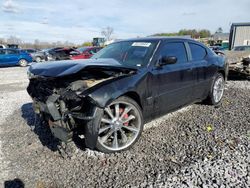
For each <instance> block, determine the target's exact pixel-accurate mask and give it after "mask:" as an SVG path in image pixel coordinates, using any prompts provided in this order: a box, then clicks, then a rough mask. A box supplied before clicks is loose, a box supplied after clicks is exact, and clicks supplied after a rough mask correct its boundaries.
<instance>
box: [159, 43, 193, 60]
mask: <svg viewBox="0 0 250 188" xmlns="http://www.w3.org/2000/svg"><path fill="white" fill-rule="evenodd" d="M160 55H161V57H164V56H167V57H169V56H175V57H176V58H177V63H184V62H187V61H188V59H187V52H186V48H185V45H184V43H183V42H167V43H165V44H164V46H163V47H162V49H161V53H160Z"/></svg>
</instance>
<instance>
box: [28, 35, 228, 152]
mask: <svg viewBox="0 0 250 188" xmlns="http://www.w3.org/2000/svg"><path fill="white" fill-rule="evenodd" d="M28 77H29V79H30V83H29V86H28V88H27V91H28V93H29V95H30V96H31V97H32V99H33V108H34V111H35V113H37V114H38V115H39V116H40V117H41V118H42V119H43V120H45V121H46V122H48V126H49V127H50V129H51V132H52V133H53V134H54V136H55V137H57V138H59V139H60V140H61V141H64V142H68V141H70V140H71V139H72V137H73V135H77V134H83V135H84V139H85V143H86V146H87V147H88V148H91V149H97V150H99V151H101V152H105V153H111V152H117V151H122V150H126V149H128V148H130V147H131V146H132V145H133V144H134V143H136V141H137V140H138V139H139V137H140V135H141V133H142V130H143V125H144V124H145V123H146V122H149V121H151V120H153V119H155V118H157V117H160V116H162V115H164V114H166V113H169V112H172V111H174V110H176V109H179V108H181V107H183V106H186V105H189V104H191V103H195V102H198V101H204V102H206V103H209V104H212V105H218V104H219V103H220V101H221V99H222V96H223V91H224V83H225V80H226V78H227V71H226V65H225V59H224V58H223V57H222V56H218V55H216V54H215V53H214V52H213V51H212V50H210V49H209V48H207V47H206V46H205V45H203V44H201V43H199V42H196V41H194V40H191V39H186V38H164V37H155V38H154V37H153V38H140V39H133V40H132V39H131V40H124V41H119V42H116V43H113V44H110V45H109V46H107V47H106V48H104V49H102V50H101V51H99V52H98V53H97V54H95V55H94V56H93V57H92V58H91V59H88V60H77V61H60V62H48V63H37V64H34V65H31V66H30V68H29V70H28Z"/></svg>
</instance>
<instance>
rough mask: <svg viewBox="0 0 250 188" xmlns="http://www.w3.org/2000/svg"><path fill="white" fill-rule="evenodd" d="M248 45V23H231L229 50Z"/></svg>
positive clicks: (249, 41) (249, 31)
mask: <svg viewBox="0 0 250 188" xmlns="http://www.w3.org/2000/svg"><path fill="white" fill-rule="evenodd" d="M247 45H250V22H248V23H233V24H232V26H231V29H230V36H229V49H230V50H231V49H233V48H234V47H235V46H247Z"/></svg>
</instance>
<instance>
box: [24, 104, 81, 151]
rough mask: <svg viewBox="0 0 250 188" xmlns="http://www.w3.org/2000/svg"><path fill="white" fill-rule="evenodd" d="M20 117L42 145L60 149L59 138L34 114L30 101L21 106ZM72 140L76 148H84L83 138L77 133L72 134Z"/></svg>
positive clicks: (51, 148) (53, 149)
mask: <svg viewBox="0 0 250 188" xmlns="http://www.w3.org/2000/svg"><path fill="white" fill-rule="evenodd" d="M21 111H22V118H24V119H25V120H26V122H27V125H28V126H29V127H30V128H31V130H32V131H33V132H34V133H35V134H37V135H38V138H39V140H40V142H41V143H42V145H43V146H46V147H47V148H49V149H50V150H51V151H58V150H60V148H61V147H60V146H61V142H60V140H59V139H57V138H55V137H54V135H53V134H52V132H51V130H50V128H49V126H48V123H47V122H44V121H43V120H42V119H41V118H40V117H39V116H38V115H36V114H35V112H34V110H33V108H32V103H26V104H24V105H22V107H21ZM72 141H73V142H74V144H75V145H76V147H77V148H79V149H81V150H85V149H86V146H85V139H84V138H80V137H79V136H78V134H74V135H73V138H72Z"/></svg>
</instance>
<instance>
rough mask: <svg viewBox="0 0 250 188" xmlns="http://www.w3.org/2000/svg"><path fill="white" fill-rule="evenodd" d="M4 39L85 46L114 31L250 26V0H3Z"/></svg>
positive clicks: (0, 27) (122, 34)
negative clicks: (104, 31) (106, 29)
mask: <svg viewBox="0 0 250 188" xmlns="http://www.w3.org/2000/svg"><path fill="white" fill-rule="evenodd" d="M0 6H1V10H0V38H1V37H4V38H7V37H9V36H10V35H13V36H17V37H20V38H21V39H22V40H24V41H31V42H33V41H34V40H35V39H39V40H40V41H66V40H67V41H70V42H75V43H82V42H84V41H91V39H92V38H93V37H97V36H101V34H100V32H101V29H102V28H104V27H106V26H111V27H113V28H114V37H116V38H119V39H122V38H131V37H137V36H140V37H143V36H148V35H151V34H154V33H162V32H176V31H179V30H180V29H184V28H185V29H203V28H205V29H209V30H211V32H214V31H215V30H216V29H217V28H218V27H222V29H223V31H225V32H228V31H229V28H230V24H231V23H232V22H250V11H249V8H250V0H237V1H236V0H206V1H202V0H175V1H174V0H171V1H169V0H50V1H49V0H40V1H39V0H0Z"/></svg>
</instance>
